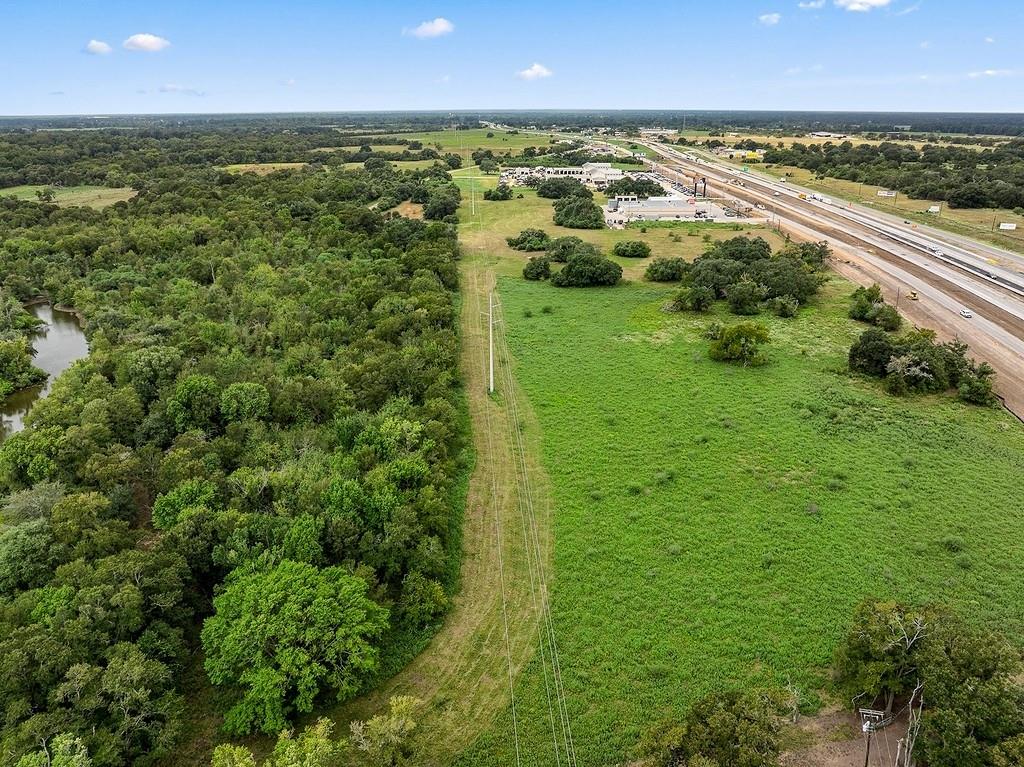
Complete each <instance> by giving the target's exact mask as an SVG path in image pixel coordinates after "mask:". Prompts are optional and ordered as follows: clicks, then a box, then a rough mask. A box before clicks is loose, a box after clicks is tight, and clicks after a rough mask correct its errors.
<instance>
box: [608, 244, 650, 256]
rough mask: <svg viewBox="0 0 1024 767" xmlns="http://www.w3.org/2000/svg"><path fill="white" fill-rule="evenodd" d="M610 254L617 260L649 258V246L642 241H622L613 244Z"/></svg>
mask: <svg viewBox="0 0 1024 767" xmlns="http://www.w3.org/2000/svg"><path fill="white" fill-rule="evenodd" d="M612 253H614V254H615V255H616V256H618V257H619V258H650V255H651V246H650V245H648V244H647V243H646V242H643V241H642V240H624V241H622V242H617V243H615V245H614V247H613V248H612Z"/></svg>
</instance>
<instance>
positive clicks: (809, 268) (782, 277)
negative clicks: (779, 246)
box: [645, 237, 829, 317]
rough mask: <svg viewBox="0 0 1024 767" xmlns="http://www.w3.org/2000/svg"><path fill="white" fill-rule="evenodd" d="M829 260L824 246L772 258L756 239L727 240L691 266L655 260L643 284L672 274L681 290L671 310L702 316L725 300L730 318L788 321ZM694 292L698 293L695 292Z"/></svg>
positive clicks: (811, 293)
mask: <svg viewBox="0 0 1024 767" xmlns="http://www.w3.org/2000/svg"><path fill="white" fill-rule="evenodd" d="M828 255H829V248H828V245H827V244H826V243H823V242H822V243H803V244H800V245H788V246H787V247H786V248H784V249H783V250H781V251H779V252H778V253H775V254H773V253H772V250H771V246H769V245H768V243H767V242H766V241H765V240H764V239H763V238H761V237H756V238H748V237H733V238H731V239H728V240H722V241H720V242H716V243H713V244H711V245H710V247H709V248H708V249H707V250H706V251H705V252H704V253H703V254H702V255H701V256H699V257H698V258H697V259H695V260H694V262H693V263H692V264H686V263H685V262H683V261H682V259H657V260H655V261H654V262H652V263H651V265H650V266H649V267H648V269H647V272H646V275H645V276H646V277H647V279H649V280H656V281H669V280H670V278H671V277H672V276H674V275H678V278H679V279H680V280H682V281H683V282H684V284H685V285H686V287H687V289H686V290H685V291H682V292H681V293H680V294H678V296H677V300H675V301H673V304H672V307H673V308H676V309H686V308H690V304H691V303H692V302H691V300H690V297H691V296H697V297H698V300H697V301H696V303H695V304H694V308H693V310H695V311H706V310H707V308H709V305H708V304H707V301H706V296H707V295H708V294H710V296H711V300H712V301H714V300H717V299H725V300H726V301H727V303H728V304H729V310H730V311H731V312H732V313H733V314H738V315H741V316H752V315H755V314H759V313H760V312H761V311H763V310H765V309H768V310H770V311H772V312H774V313H775V314H777V315H779V316H780V317H792V316H794V315H795V314H796V312H797V309H798V308H799V307H800V306H801V305H803V304H805V303H807V301H809V300H810V299H811V298H812V297H813V296H814V295H815V294H816V293H817V292H818V290H819V288H820V287H821V285H822V284H823V283H824V281H825V276H824V275H823V273H822V270H823V267H824V264H825V261H826V259H827V258H828ZM694 289H699V290H698V291H697V292H696V293H695V292H694Z"/></svg>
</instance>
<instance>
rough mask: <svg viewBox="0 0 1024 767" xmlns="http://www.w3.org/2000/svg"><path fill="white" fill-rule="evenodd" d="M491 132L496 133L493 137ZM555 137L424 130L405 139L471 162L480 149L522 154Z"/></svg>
mask: <svg viewBox="0 0 1024 767" xmlns="http://www.w3.org/2000/svg"><path fill="white" fill-rule="evenodd" d="M488 133H493V134H494V135H493V136H492V137H491V138H488V137H487V134H488ZM554 135H555V134H553V133H548V134H537V133H512V134H509V133H506V132H505V131H503V130H490V129H488V128H473V129H472V130H460V131H456V130H439V131H424V132H421V133H403V134H401V138H403V139H408V140H409V141H422V142H423V146H431V147H434V148H435V149H438V148H437V145H438V144H440V145H441V146H440V148H439V149H438V151H439V152H441V153H442V154H443V153H447V152H454V153H455V154H458V155H461V156H462V157H463V158H464V159H468V158H469V156H470V155H472V154H473V152H474V151H476V150H477V149H490V150H493V151H494V153H495V154H498V153H504V152H506V151H511V152H512V153H518V152H521V151H522V150H523V149H525V148H526V147H528V146H533V147H537V148H538V149H539V148H541V147H543V146H544V145H545V143H547V142H549V141H550V140H551V139H552V138H553V137H554Z"/></svg>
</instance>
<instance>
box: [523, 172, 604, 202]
mask: <svg viewBox="0 0 1024 767" xmlns="http://www.w3.org/2000/svg"><path fill="white" fill-rule="evenodd" d="M537 196H538V197H546V198H548V199H549V200H561V199H563V198H565V197H584V198H586V199H588V200H590V199H593V197H594V193H593V192H591V191H590V190H589V189H587V188H586V187H585V186H583V184H581V183H580V182H579V181H577V180H576V179H574V178H558V177H555V178H546V179H544V180H543V181H541V182H540V184H538V185H537Z"/></svg>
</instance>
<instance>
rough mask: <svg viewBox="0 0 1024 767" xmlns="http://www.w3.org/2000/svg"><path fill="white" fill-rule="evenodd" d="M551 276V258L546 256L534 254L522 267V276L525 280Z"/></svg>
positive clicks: (542, 278)
mask: <svg viewBox="0 0 1024 767" xmlns="http://www.w3.org/2000/svg"><path fill="white" fill-rule="evenodd" d="M550 276H551V259H550V258H548V257H547V256H535V257H533V258H531V259H530V260H529V261H527V262H526V266H524V267H523V277H524V278H525V279H527V280H546V279H548V278H549V277H550Z"/></svg>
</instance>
